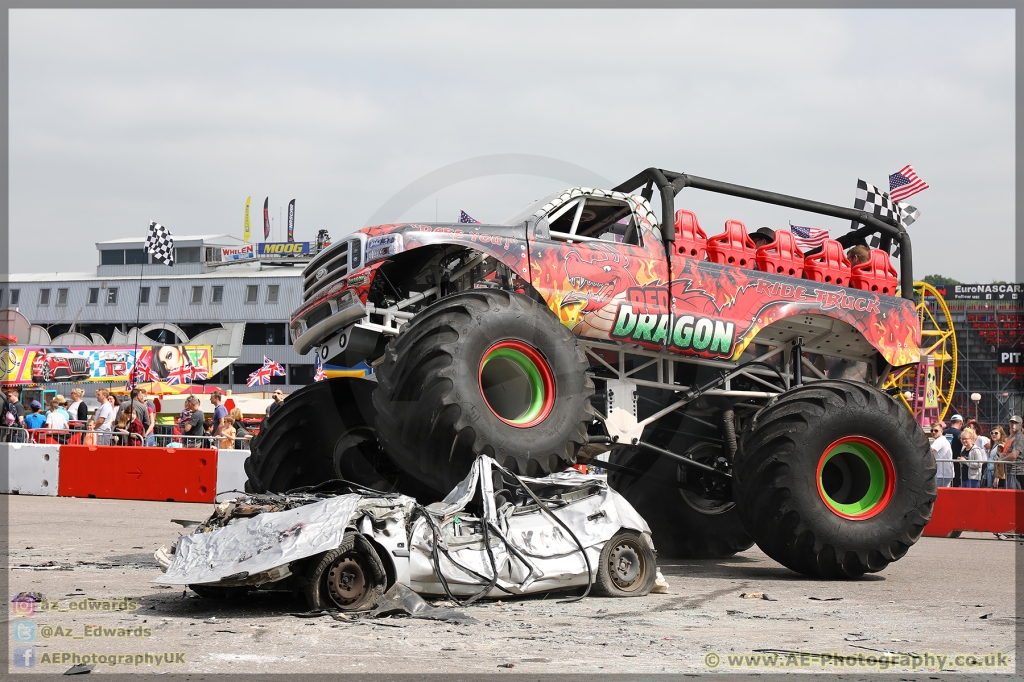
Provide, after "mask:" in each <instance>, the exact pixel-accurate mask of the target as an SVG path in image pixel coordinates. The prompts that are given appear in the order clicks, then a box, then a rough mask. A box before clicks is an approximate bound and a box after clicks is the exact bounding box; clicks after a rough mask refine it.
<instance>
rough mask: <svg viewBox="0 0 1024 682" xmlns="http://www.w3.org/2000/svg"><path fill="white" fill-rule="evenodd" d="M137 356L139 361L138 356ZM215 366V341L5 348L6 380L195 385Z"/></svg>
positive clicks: (1, 373) (1, 364) (1, 358)
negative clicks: (141, 344)
mask: <svg viewBox="0 0 1024 682" xmlns="http://www.w3.org/2000/svg"><path fill="white" fill-rule="evenodd" d="M136 358H138V363H136V362H135V359H136ZM212 369H213V348H212V347H210V346H139V347H138V348H136V347H135V346H79V347H72V348H68V347H54V346H45V347H41V346H6V347H3V348H0V382H3V383H5V384H22V385H23V384H38V383H69V382H76V383H77V382H84V381H102V382H114V381H116V382H123V381H126V380H128V378H129V377H131V376H132V373H133V372H134V374H135V376H134V379H135V380H136V381H164V382H165V383H168V384H190V383H192V382H193V381H195V380H197V379H206V378H208V377H209V376H210V374H211V370H212Z"/></svg>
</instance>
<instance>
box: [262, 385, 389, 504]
mask: <svg viewBox="0 0 1024 682" xmlns="http://www.w3.org/2000/svg"><path fill="white" fill-rule="evenodd" d="M374 388H376V383H374V382H372V381H367V380H365V379H354V378H344V377H343V378H336V379H328V380H326V381H319V382H315V383H313V384H309V385H308V386H303V387H302V388H300V389H299V390H298V391H296V392H295V393H292V394H291V395H290V396H288V398H287V399H285V401H284V402H283V403H282V404H281V406H280V407H279V408H278V409H277V411H276V412H274V414H273V416H271V417H269V418H267V419H265V420H264V421H263V425H262V428H261V429H260V433H259V434H258V435H256V437H254V438H253V439H252V441H251V442H250V445H249V447H250V454H249V457H247V458H246V459H245V462H244V465H243V466H244V469H245V474H246V476H247V479H248V480H247V481H246V484H245V491H246V492H250V493H252V492H255V493H262V492H268V491H269V492H275V493H280V492H285V491H287V490H291V489H293V488H297V487H300V486H308V485H316V484H317V483H322V482H324V481H328V480H331V479H336V478H342V479H345V480H349V481H352V482H354V483H358V484H360V485H363V486H366V487H368V488H374V489H377V490H384V491H391V490H394V489H395V486H396V485H397V483H398V479H399V477H400V472H399V471H398V470H397V469H396V468H395V466H394V465H393V464H392V463H391V462H390V460H389V459H388V457H387V454H386V453H384V452H383V451H382V450H381V449H380V447H379V445H378V443H377V441H376V437H375V434H374V427H373V418H374V416H375V415H374V412H373V406H372V403H371V398H370V396H371V395H372V393H373V390H374Z"/></svg>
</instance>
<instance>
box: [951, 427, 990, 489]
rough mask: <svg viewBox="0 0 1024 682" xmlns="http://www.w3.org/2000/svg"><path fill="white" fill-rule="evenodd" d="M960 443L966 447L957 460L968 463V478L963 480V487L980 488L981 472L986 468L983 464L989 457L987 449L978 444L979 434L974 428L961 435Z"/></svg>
mask: <svg viewBox="0 0 1024 682" xmlns="http://www.w3.org/2000/svg"><path fill="white" fill-rule="evenodd" d="M960 442H961V443H963V444H964V447H963V449H962V450H961V451H960V456H959V457H957V459H959V460H964V461H966V462H968V464H967V472H966V473H967V478H965V479H964V480H963V487H965V488H978V487H980V485H981V470H982V468H983V467H984V466H985V465H984V464H983V462H985V461H986V460H987V459H988V455H986V454H985V448H983V447H982V446H981V443H979V442H978V434H977V433H975V432H974V429H972V428H966V429H964V432H963V433H961V434H960ZM964 455H966V457H965V456H964Z"/></svg>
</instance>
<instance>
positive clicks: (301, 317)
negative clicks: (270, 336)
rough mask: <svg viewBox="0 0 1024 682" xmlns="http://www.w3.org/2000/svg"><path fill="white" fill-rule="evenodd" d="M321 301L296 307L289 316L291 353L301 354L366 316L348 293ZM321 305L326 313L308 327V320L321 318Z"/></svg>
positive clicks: (352, 295) (364, 309)
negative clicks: (325, 309)
mask: <svg viewBox="0 0 1024 682" xmlns="http://www.w3.org/2000/svg"><path fill="white" fill-rule="evenodd" d="M325 298H326V300H324V299H321V300H318V301H315V302H311V303H309V304H307V305H305V306H303V307H302V308H299V310H297V311H296V312H295V314H294V315H293V316H292V319H291V324H290V326H289V329H290V332H291V337H292V342H293V345H294V346H295V352H296V353H298V354H299V355H305V354H306V353H308V352H309V351H311V350H312V349H313V348H316V347H317V346H319V345H320V344H321V343H323V342H324V340H325V339H327V338H328V337H329V336H330V335H331V334H333V333H334V332H336V331H338V330H339V329H343V328H344V327H347V326H348V325H350V324H352V323H354V322H358V321H359V320H361V319H363V318H364V317H366V308H365V307H364V306H363V303H362V301H360V300H359V298H357V297H356V295H355V292H353V291H351V290H349V291H343V292H341V293H340V294H338V295H337V296H335V297H333V298H327V297H325ZM323 306H330V314H329V315H327V317H325V318H323V319H318V320H317V321H316V322H314V323H313V324H312V325H310V324H309V322H308V320H309V319H310V318H311V317H313V318H319V317H321V316H322V315H323Z"/></svg>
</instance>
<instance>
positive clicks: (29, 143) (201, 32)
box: [9, 10, 1015, 282]
mask: <svg viewBox="0 0 1024 682" xmlns="http://www.w3.org/2000/svg"><path fill="white" fill-rule="evenodd" d="M1013 26H1014V20H1013V13H1012V10H902V11H887V10H850V11H838V10H820V11H819V10H763V11H748V10H715V11H711V10H709V11H696V10H629V11H627V10H585V11H584V10H472V11H470V10H417V11H410V10H326V11H319V10H315V11H314V10H293V11H289V10H234V11H232V10H224V11H221V10H124V11H122V10H91V11H87V10H12V11H11V13H10V185H9V186H10V227H11V231H10V235H11V244H10V249H11V251H10V256H11V259H10V260H11V269H12V270H13V271H15V272H46V271H82V270H90V269H92V268H94V267H95V265H96V255H95V251H94V248H93V246H92V245H93V243H94V242H96V241H100V240H103V239H111V238H116V237H127V236H136V235H138V236H142V235H144V233H145V229H146V226H147V224H148V222H149V220H150V219H155V220H158V221H160V222H162V223H164V224H165V225H167V226H168V227H170V228H171V229H172V230H173V231H174V232H175V233H177V234H182V235H183V234H208V233H230V234H235V235H238V236H241V234H242V214H243V209H244V203H245V198H246V197H247V196H249V195H252V197H253V200H252V203H253V227H254V234H255V233H259V234H260V236H262V204H263V198H264V197H265V196H267V195H269V196H270V202H271V212H272V214H273V215H274V217H275V229H276V228H277V224H276V217H277V215H278V209H279V208H280V207H284V206H286V204H287V202H288V200H289V199H292V198H295V199H296V200H297V202H296V203H297V210H296V238H297V239H299V240H308V239H312V238H313V237H314V236H315V234H316V231H317V230H318V229H320V228H327V229H329V230H330V231H331V234H332V236H334V237H338V236H340V235H342V234H344V233H347V232H349V231H351V230H353V229H356V228H358V227H361V226H362V225H363V224H364V223H365V221H366V220H367V219H368V218H369V217H370V216H371V215H372V214H373V213H374V212H375V211H376V210H377V209H378V208H379V207H380V206H381V205H382V204H384V202H386V201H387V200H388V198H390V197H391V196H392V195H394V194H395V193H396V192H397V191H398V190H400V189H401V188H402V187H404V186H405V185H407V184H408V183H410V182H412V181H414V180H416V179H417V178H418V177H420V176H422V175H424V174H426V173H429V172H430V171H433V170H435V169H437V168H439V167H441V166H444V165H446V164H450V163H453V162H456V161H461V160H464V159H469V158H473V157H477V156H481V155H487V154H502V153H520V154H538V155H543V156H549V157H553V158H556V159H561V160H563V161H567V162H571V163H574V164H577V165H579V166H582V167H584V168H587V169H589V170H590V171H593V172H594V173H598V174H600V175H603V176H604V177H607V178H609V179H611V180H612V181H614V182H615V183H617V182H620V181H622V180H624V179H626V178H627V177H630V176H632V175H633V174H635V173H636V172H638V171H639V170H641V169H643V168H645V167H647V166H652V165H655V166H661V167H663V168H669V169H672V170H680V171H684V172H688V173H693V174H695V175H701V176H704V177H710V178H715V179H720V180H726V181H730V182H735V183H738V184H745V185H751V186H756V187H762V188H764V189H770V190H775V191H780V192H785V193H789V194H798V195H801V196H807V197H809V198H813V199H818V200H821V201H827V202H831V203H836V204H840V205H844V206H847V205H852V201H853V194H854V189H855V184H856V181H857V178H858V177H860V178H863V179H865V180H867V181H868V182H873V183H876V184H883V183H884V182H885V181H886V176H887V175H888V174H889V173H892V172H895V171H896V170H898V169H899V168H901V167H902V166H904V165H905V164H908V163H910V164H913V165H914V166H915V168H916V169H917V171H918V173H919V174H920V175H921V176H922V177H923V178H924V179H925V180H926V181H927V182H928V183H929V184H930V185H931V189H929V190H927V191H925V192H924V193H922V194H920V195H918V196H916V197H914V199H913V200H912V201H911V203H913V204H915V205H916V206H918V207H919V208H920V209H921V213H922V217H921V219H920V221H918V222H917V223H916V224H915V225H913V226H912V227H911V228H910V231H911V234H912V235H913V237H914V251H915V274H917V275H918V276H921V275H924V274H930V273H942V274H945V275H947V276H952V277H956V278H957V279H960V280H961V281H980V282H988V281H992V280H993V279H999V280H1011V279H1012V278H1013V267H1014V262H1013V239H1014V228H1013V226H1014V158H1015V156H1014V155H1015V147H1014V145H1015V143H1014V61H1013V59H1014V32H1013V30H1014V28H1013ZM564 186H566V182H563V181H559V180H553V179H548V178H540V177H532V176H523V175H504V176H491V177H486V178H479V179H474V180H469V181H465V182H461V183H459V184H457V185H455V186H452V187H449V188H447V189H444V190H442V191H440V192H438V193H437V194H436V195H434V196H430V197H428V198H425V199H424V200H423V201H421V202H420V203H419V204H418V205H416V206H414V207H413V208H411V209H409V210H408V211H407V212H406V213H405V214H404V215H403V216H400V217H401V218H402V219H406V220H433V219H434V217H435V210H436V211H437V213H438V217H439V218H440V219H441V220H456V219H457V217H458V213H459V210H460V209H462V210H466V211H467V212H468V213H470V214H471V215H473V216H474V217H476V218H477V219H479V220H482V221H498V220H501V219H503V218H504V217H506V216H507V215H509V214H511V213H512V212H514V211H515V210H516V209H517V208H519V207H520V206H522V205H524V204H526V203H528V202H529V201H531V200H532V199H534V198H537V197H538V196H541V195H543V194H546V193H548V192H550V191H553V190H556V189H560V188H562V187H564ZM676 205H677V206H679V207H684V206H685V207H689V208H691V209H693V210H695V211H696V213H697V215H698V216H699V218H700V220H701V223H702V225H703V226H704V229H705V231H706V232H708V233H709V234H711V233H717V232H719V231H721V227H722V225H723V223H724V221H725V220H726V219H728V218H736V219H740V220H743V221H744V222H746V223H747V225H748V226H751V227H756V226H759V225H762V224H765V225H770V226H772V227H776V228H777V227H784V226H785V225H786V223H787V221H790V220H791V221H793V222H794V223H795V224H805V225H806V224H811V225H817V226H820V227H828V228H830V229H831V230H832V231H833V233H834V234H835V233H839V232H843V231H845V230H846V229H847V227H848V225H847V224H844V222H843V221H839V220H833V219H828V218H811V217H808V216H807V215H806V214H801V213H799V212H797V211H791V210H789V209H782V208H777V207H768V206H762V205H758V204H753V203H749V202H744V201H742V200H738V199H723V198H720V197H715V196H713V195H707V194H704V193H700V192H697V191H696V190H684V192H683V194H682V195H680V198H678V199H677V204H676ZM954 240H960V241H959V243H958V244H957V246H953V245H952V242H954ZM971 244H973V245H976V247H977V248H975V249H971V250H970V251H968V250H966V249H965V248H962V247H964V246H966V245H971Z"/></svg>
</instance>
